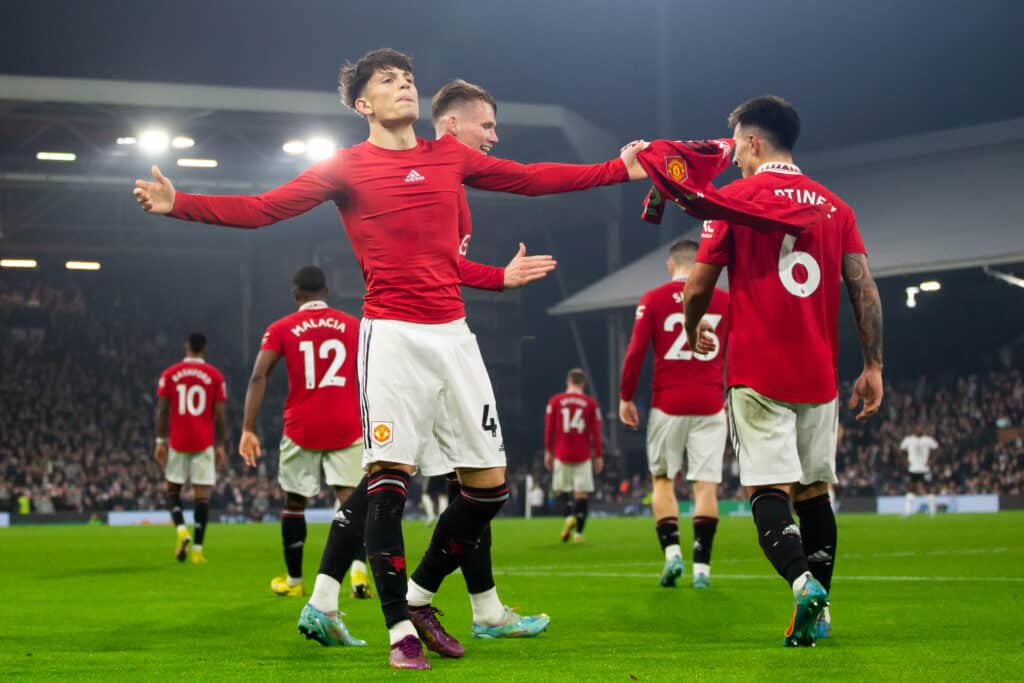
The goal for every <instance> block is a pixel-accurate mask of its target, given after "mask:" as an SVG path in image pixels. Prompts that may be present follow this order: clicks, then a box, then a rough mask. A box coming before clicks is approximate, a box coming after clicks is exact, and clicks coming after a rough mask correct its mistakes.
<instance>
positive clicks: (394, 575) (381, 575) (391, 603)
mask: <svg viewBox="0 0 1024 683" xmlns="http://www.w3.org/2000/svg"><path fill="white" fill-rule="evenodd" d="M408 489H409V475H408V474H406V473H405V472H403V471H401V470H380V471H378V472H375V473H374V474H371V475H369V477H367V483H366V500H367V506H366V556H367V557H368V558H369V565H370V570H371V571H372V572H373V581H374V583H375V584H376V585H377V594H378V595H379V596H380V608H381V611H382V612H383V613H384V624H385V625H386V626H387V627H388V628H391V627H392V626H394V625H395V624H397V623H398V622H400V621H404V620H406V619H408V618H409V606H408V604H407V603H406V599H405V593H406V589H407V588H408V586H407V579H406V573H405V541H404V539H403V538H402V513H403V512H404V511H405V499H406V496H407V492H408Z"/></svg>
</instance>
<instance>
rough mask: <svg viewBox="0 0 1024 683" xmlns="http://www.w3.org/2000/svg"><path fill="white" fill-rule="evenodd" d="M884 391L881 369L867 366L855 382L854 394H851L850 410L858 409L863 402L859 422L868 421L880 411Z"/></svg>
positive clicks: (858, 415) (858, 416) (858, 417)
mask: <svg viewBox="0 0 1024 683" xmlns="http://www.w3.org/2000/svg"><path fill="white" fill-rule="evenodd" d="M882 393H883V389H882V371H881V369H878V368H865V369H864V372H862V373H860V377H858V378H857V381H856V382H854V384H853V395H852V396H850V402H849V404H848V405H849V408H850V410H857V406H858V405H860V404H861V402H863V407H862V408H861V411H860V413H858V414H857V421H858V422H866V421H867V420H868V419H869V418H870V417H871V416H872V415H874V414H875V413H877V412H878V408H879V407H880V406H881V405H882Z"/></svg>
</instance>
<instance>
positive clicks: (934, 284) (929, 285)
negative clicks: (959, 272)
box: [921, 280, 942, 292]
mask: <svg viewBox="0 0 1024 683" xmlns="http://www.w3.org/2000/svg"><path fill="white" fill-rule="evenodd" d="M940 289H942V283H940V282H939V281H938V280H925V281H924V282H922V283H921V291H922V292H937V291H939V290H940Z"/></svg>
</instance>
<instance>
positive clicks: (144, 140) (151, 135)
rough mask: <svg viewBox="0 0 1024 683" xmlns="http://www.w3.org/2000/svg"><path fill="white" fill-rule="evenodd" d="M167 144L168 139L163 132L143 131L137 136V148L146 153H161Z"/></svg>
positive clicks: (155, 130)
mask: <svg viewBox="0 0 1024 683" xmlns="http://www.w3.org/2000/svg"><path fill="white" fill-rule="evenodd" d="M169 143H170V138H169V136H168V135H167V132H166V131H163V130H157V129H150V130H144V131H142V135H140V136H139V146H140V147H142V149H144V150H146V151H147V152H162V151H164V150H165V149H167V145H168V144H169Z"/></svg>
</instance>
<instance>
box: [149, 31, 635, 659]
mask: <svg viewBox="0 0 1024 683" xmlns="http://www.w3.org/2000/svg"><path fill="white" fill-rule="evenodd" d="M340 80H341V84H340V85H341V87H340V90H341V93H342V100H343V101H344V103H345V104H346V105H348V106H350V107H352V108H353V109H354V110H355V111H357V112H358V113H359V114H360V115H362V116H363V117H365V118H366V120H367V123H368V124H369V129H370V134H369V137H368V139H367V140H366V141H365V142H363V143H360V144H358V145H354V146H353V147H351V148H348V149H343V150H340V151H338V152H337V153H336V154H335V155H334V156H333V157H331V158H329V159H326V160H324V161H322V162H319V163H317V164H315V165H314V166H312V167H311V168H310V169H308V170H307V171H305V172H304V173H302V174H301V175H299V176H298V177H297V178H295V179H294V180H292V181H291V182H289V183H287V184H285V185H283V186H281V187H279V188H276V189H274V190H270V191H268V192H265V193H263V194H261V195H256V196H218V197H214V196H201V195H192V194H186V193H183V192H175V190H174V187H173V185H172V184H171V183H170V181H169V180H168V179H166V178H164V177H163V176H162V175H161V174H160V173H159V169H156V168H154V169H153V170H154V178H155V180H154V181H153V182H147V181H141V180H140V181H137V183H136V188H135V194H136V198H137V200H138V202H139V203H140V204H141V205H142V206H143V208H144V209H145V210H146V211H148V212H151V213H158V214H169V215H171V216H174V217H177V218H181V219H185V220H196V221H201V222H206V223H213V224H219V225H232V226H237V227H248V228H254V227H259V226H262V225H268V224H271V223H274V222H276V221H279V220H283V219H286V218H290V217H293V216H296V215H299V214H301V213H304V212H305V211H308V210H310V209H312V208H313V207H315V206H317V205H319V204H321V203H323V202H325V201H333V202H334V203H335V205H336V206H337V207H338V210H339V213H340V214H341V216H342V222H343V224H344V227H345V231H346V233H347V234H348V236H349V241H350V242H351V244H352V247H353V250H354V252H355V255H356V258H357V259H358V261H359V263H360V266H361V267H362V270H363V276H364V279H365V281H366V286H367V291H366V295H365V297H364V306H363V322H362V324H361V326H360V337H361V339H360V348H359V359H358V372H359V383H360V392H361V396H360V407H361V411H362V417H363V435H364V464H365V465H366V466H367V468H368V473H369V476H368V477H367V478H365V479H364V480H363V482H364V483H363V484H360V487H357V489H356V490H355V491H354V492H353V494H352V496H350V498H349V501H348V503H349V505H351V507H352V508H353V509H358V508H359V506H358V505H356V504H354V503H352V501H353V499H354V498H355V499H356V500H357V501H358V498H357V497H358V496H361V495H365V497H366V514H365V524H366V549H367V555H368V558H369V564H370V568H371V571H372V572H373V575H374V580H375V582H376V584H377V592H378V594H379V595H380V600H381V607H382V610H383V612H384V619H385V624H386V626H387V627H388V631H389V637H390V641H391V652H390V662H391V665H392V666H393V667H395V668H414V669H426V668H429V667H430V664H429V662H428V661H427V659H426V657H425V656H424V654H423V650H422V646H421V640H420V638H421V637H422V638H423V639H424V640H425V642H426V643H427V645H428V646H429V647H430V648H431V649H434V650H435V651H437V652H439V653H440V654H442V655H443V656H452V657H459V656H461V655H462V654H463V652H462V648H461V646H459V645H458V643H457V642H456V641H454V639H451V637H450V636H449V635H448V634H447V633H446V632H444V630H443V628H441V626H440V624H439V623H438V621H437V618H436V616H435V614H436V610H434V609H433V608H432V607H431V606H429V605H427V606H426V609H424V610H420V614H418V617H417V621H416V624H415V625H414V623H413V621H412V614H411V610H410V608H409V606H408V603H407V599H406V591H407V580H406V558H405V546H404V540H403V536H402V524H401V522H402V513H403V510H404V507H405V500H406V490H407V487H408V482H409V477H410V474H411V472H412V471H413V470H414V469H415V468H416V467H419V468H421V469H423V470H424V472H425V473H427V474H436V473H441V472H444V471H447V470H448V469H452V468H454V469H455V470H456V472H457V473H458V476H459V481H460V483H461V485H462V492H461V494H460V496H459V498H458V499H456V500H454V501H452V503H451V504H450V505H449V506H448V509H447V510H445V512H444V513H443V514H442V515H441V517H440V518H439V520H438V524H437V527H436V528H435V533H434V536H433V538H432V539H431V543H430V546H429V547H428V549H427V552H426V555H425V557H424V562H423V564H422V565H421V567H423V566H425V567H426V568H427V569H429V572H430V574H431V576H436V575H440V576H441V577H442V578H443V576H445V575H447V574H449V573H451V572H452V571H454V570H455V569H456V568H458V567H459V563H460V561H461V558H462V556H463V555H464V554H465V552H466V550H467V549H470V548H473V547H475V546H476V545H477V544H478V543H479V540H480V536H481V534H482V533H483V530H484V529H485V528H486V526H487V524H488V523H489V522H490V520H491V519H492V518H493V517H494V515H496V514H497V513H498V511H499V510H500V509H501V507H502V505H503V504H504V502H505V500H506V499H507V498H508V486H507V484H506V481H505V453H504V444H503V441H502V438H501V429H500V426H499V423H498V418H497V411H496V405H495V400H494V392H493V390H492V388H491V385H490V381H489V379H488V376H487V371H486V368H485V367H484V364H483V360H482V358H481V357H480V351H479V348H478V346H477V344H476V339H475V337H474V336H473V334H472V333H471V332H470V331H469V328H468V327H467V325H466V322H465V310H464V306H463V303H462V298H461V293H460V291H459V286H460V283H461V282H462V276H461V273H460V270H459V257H460V254H459V244H458V242H459V240H458V234H459V209H460V199H459V197H460V194H459V193H460V189H461V186H462V183H463V182H465V183H466V184H468V185H471V186H473V187H478V188H481V189H487V190H495V191H502V192H512V193H516V194H524V195H541V194H551V193H558V192H570V191H575V190H582V189H587V188H591V187H597V186H601V185H611V184H615V183H621V182H625V181H627V180H630V179H638V178H642V177H644V176H645V173H644V171H643V169H642V168H640V166H639V164H638V163H637V162H636V154H637V152H639V150H640V148H641V144H639V143H636V144H631V145H627V146H626V147H625V148H624V149H623V151H622V153H621V155H620V158H616V159H613V160H611V161H607V162H604V163H600V164H593V165H574V164H532V165H522V164H517V163H515V162H511V161H506V160H501V159H495V158H493V157H489V156H487V155H485V154H483V153H482V152H480V151H478V150H473V149H470V148H469V147H468V146H467V145H464V144H462V143H461V142H459V141H457V140H455V139H453V138H451V137H450V136H445V137H443V138H442V139H440V140H436V141H431V140H423V139H418V138H417V137H416V135H415V131H414V130H413V123H414V122H415V120H416V118H417V117H418V115H419V100H418V96H417V91H416V86H415V83H414V80H413V75H412V62H411V60H410V59H409V57H408V56H406V55H403V54H401V53H399V52H396V51H394V50H389V49H384V50H376V51H373V52H370V53H368V54H367V55H365V56H364V57H363V58H361V59H360V60H359V61H358V62H357V63H356V64H347V65H345V66H344V67H343V68H342V74H341V79H340ZM435 441H437V442H438V443H440V445H441V447H440V448H437V449H429V448H427V447H428V446H429V445H430V444H432V443H434V442H435ZM364 485H365V492H364V493H361V488H363V487H364ZM349 505H346V506H345V507H349ZM343 509H345V508H343ZM353 523H356V522H353ZM456 646H457V647H456Z"/></svg>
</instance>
